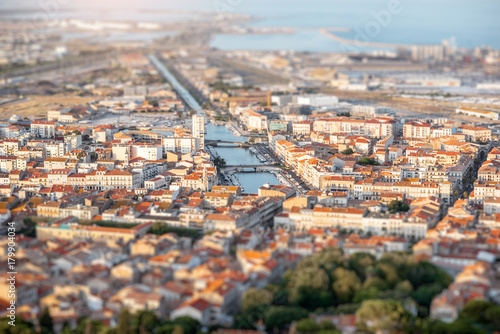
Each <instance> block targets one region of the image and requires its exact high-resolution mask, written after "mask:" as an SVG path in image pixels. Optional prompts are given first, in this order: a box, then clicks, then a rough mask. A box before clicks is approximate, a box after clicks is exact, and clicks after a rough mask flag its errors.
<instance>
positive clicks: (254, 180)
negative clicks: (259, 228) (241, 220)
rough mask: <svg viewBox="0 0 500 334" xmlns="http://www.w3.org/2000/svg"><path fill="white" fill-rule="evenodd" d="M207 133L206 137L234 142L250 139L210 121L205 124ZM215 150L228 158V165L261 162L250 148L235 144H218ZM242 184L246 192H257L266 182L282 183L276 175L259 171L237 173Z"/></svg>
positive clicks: (257, 163) (222, 156) (225, 158)
mask: <svg viewBox="0 0 500 334" xmlns="http://www.w3.org/2000/svg"><path fill="white" fill-rule="evenodd" d="M205 128H206V131H207V134H206V135H205V139H211V140H223V141H232V142H241V143H244V142H246V141H248V138H247V137H240V136H236V135H235V134H233V133H232V132H231V130H229V129H228V128H226V127H225V126H224V125H214V124H212V123H208V124H206V125H205ZM215 151H216V152H217V153H218V154H219V156H220V157H221V158H223V159H224V160H226V164H227V165H259V164H261V162H260V161H259V159H257V156H256V155H255V154H253V153H252V152H250V150H249V149H248V148H242V147H235V146H225V147H224V146H218V147H215ZM234 175H235V176H236V177H237V178H238V180H239V181H240V184H241V185H242V186H243V188H244V189H245V191H244V192H245V193H257V191H258V189H259V187H260V186H262V185H263V184H265V183H269V184H280V182H279V181H278V179H277V178H276V176H275V175H274V174H272V173H267V172H259V173H235V174H234Z"/></svg>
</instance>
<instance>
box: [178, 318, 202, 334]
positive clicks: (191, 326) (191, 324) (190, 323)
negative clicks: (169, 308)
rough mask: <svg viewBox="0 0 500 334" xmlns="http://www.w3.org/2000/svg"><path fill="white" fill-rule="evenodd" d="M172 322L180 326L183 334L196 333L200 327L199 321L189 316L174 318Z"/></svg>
mask: <svg viewBox="0 0 500 334" xmlns="http://www.w3.org/2000/svg"><path fill="white" fill-rule="evenodd" d="M174 323H175V324H176V325H179V326H181V327H182V329H183V331H184V334H196V333H197V332H198V331H199V330H200V327H201V326H200V322H199V321H198V320H196V319H193V318H190V317H179V318H176V319H175V320H174ZM177 331H178V330H177Z"/></svg>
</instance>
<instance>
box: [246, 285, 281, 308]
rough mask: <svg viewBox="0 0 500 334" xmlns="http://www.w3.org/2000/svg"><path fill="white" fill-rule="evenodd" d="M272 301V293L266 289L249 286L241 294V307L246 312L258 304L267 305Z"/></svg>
mask: <svg viewBox="0 0 500 334" xmlns="http://www.w3.org/2000/svg"><path fill="white" fill-rule="evenodd" d="M272 302H273V294H272V293H271V292H270V291H269V290H266V289H257V288H250V289H248V290H247V291H245V293H244V294H243V300H242V303H241V304H242V309H243V311H245V312H247V311H250V310H251V309H253V308H255V307H259V306H269V305H271V303H272Z"/></svg>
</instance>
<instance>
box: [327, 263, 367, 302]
mask: <svg viewBox="0 0 500 334" xmlns="http://www.w3.org/2000/svg"><path fill="white" fill-rule="evenodd" d="M333 277H334V278H335V281H334V282H333V286H332V288H333V292H334V293H335V297H337V299H338V301H340V302H341V303H349V302H351V301H352V298H353V297H354V295H355V294H356V292H357V291H358V290H359V289H360V288H361V280H360V279H359V277H358V276H357V275H356V272H355V271H353V270H348V269H344V268H337V269H335V271H334V272H333Z"/></svg>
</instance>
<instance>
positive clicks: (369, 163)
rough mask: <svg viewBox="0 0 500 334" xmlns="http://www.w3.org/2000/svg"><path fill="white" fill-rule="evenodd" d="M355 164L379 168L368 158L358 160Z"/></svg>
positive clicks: (375, 162) (373, 160) (377, 164)
mask: <svg viewBox="0 0 500 334" xmlns="http://www.w3.org/2000/svg"><path fill="white" fill-rule="evenodd" d="M357 164H358V165H362V166H379V165H380V164H379V163H378V162H377V161H376V160H375V159H372V158H368V157H363V158H361V159H359V160H358V162H357Z"/></svg>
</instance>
